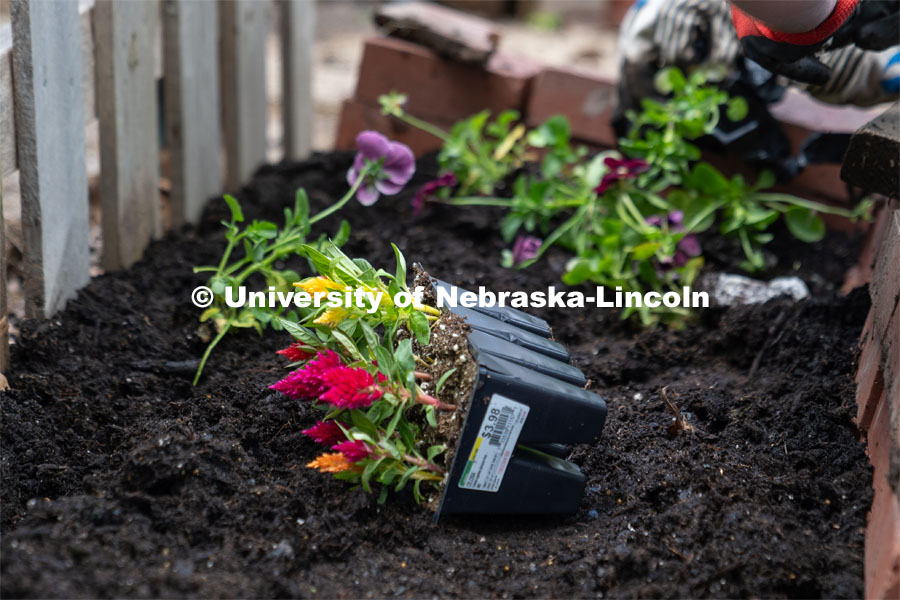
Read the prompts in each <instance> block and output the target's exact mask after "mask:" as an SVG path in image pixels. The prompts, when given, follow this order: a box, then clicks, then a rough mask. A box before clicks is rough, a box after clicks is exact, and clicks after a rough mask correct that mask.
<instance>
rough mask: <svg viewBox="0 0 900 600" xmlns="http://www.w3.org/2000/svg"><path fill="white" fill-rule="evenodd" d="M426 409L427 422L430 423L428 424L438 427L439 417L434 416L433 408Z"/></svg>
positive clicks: (427, 407)
mask: <svg viewBox="0 0 900 600" xmlns="http://www.w3.org/2000/svg"><path fill="white" fill-rule="evenodd" d="M424 408H425V420H426V421H428V424H429V425H430V426H432V427H437V417H436V416H435V414H434V407H433V406H426V407H424Z"/></svg>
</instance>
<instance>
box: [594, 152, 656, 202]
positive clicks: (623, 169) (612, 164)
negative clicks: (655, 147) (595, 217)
mask: <svg viewBox="0 0 900 600" xmlns="http://www.w3.org/2000/svg"><path fill="white" fill-rule="evenodd" d="M603 164H604V165H606V168H608V169H609V171H608V172H607V173H606V175H604V176H603V179H601V180H600V185H598V186H597V187H596V188H594V191H595V192H597V193H598V194H602V193H604V192H606V190H608V189H609V187H610V186H611V185H612V184H614V183H615V182H617V181H620V180H623V179H634V178H635V177H637V176H638V175H640V174H641V173H646V172H647V171H648V170H649V169H650V165H648V164H647V163H646V162H645V161H644V160H641V159H640V158H635V159H633V160H629V159H627V158H623V159H621V160H620V159H618V158H613V157H611V156H608V157H606V158H604V159H603Z"/></svg>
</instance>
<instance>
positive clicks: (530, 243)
mask: <svg viewBox="0 0 900 600" xmlns="http://www.w3.org/2000/svg"><path fill="white" fill-rule="evenodd" d="M541 244H543V242H542V241H541V239H540V238H536V237H532V236H530V235H520V236H519V237H517V238H516V243H515V244H513V249H512V256H513V264H514V265H520V264H522V263H523V262H525V261H526V260H531V259H532V258H535V257H536V256H537V254H538V251H539V250H540V249H541Z"/></svg>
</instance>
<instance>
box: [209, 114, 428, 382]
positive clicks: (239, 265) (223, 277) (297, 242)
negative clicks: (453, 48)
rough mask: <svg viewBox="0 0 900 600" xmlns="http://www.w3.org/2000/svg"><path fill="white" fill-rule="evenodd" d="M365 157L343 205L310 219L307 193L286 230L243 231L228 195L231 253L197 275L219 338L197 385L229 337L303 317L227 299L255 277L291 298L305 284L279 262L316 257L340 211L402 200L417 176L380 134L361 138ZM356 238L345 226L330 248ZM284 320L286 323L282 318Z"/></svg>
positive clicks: (254, 226)
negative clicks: (204, 278) (318, 228)
mask: <svg viewBox="0 0 900 600" xmlns="http://www.w3.org/2000/svg"><path fill="white" fill-rule="evenodd" d="M357 145H358V147H359V152H358V153H357V155H356V157H355V159H354V161H353V166H352V167H351V169H350V171H349V172H348V175H347V178H348V183H349V184H350V189H349V190H348V191H347V193H346V194H344V196H343V197H342V198H340V199H339V200H338V201H337V202H335V203H334V204H332V205H331V206H329V207H328V208H326V209H324V210H322V211H321V212H319V213H318V214H316V215H314V216H310V214H309V212H310V211H309V200H308V198H307V196H306V192H305V191H304V190H303V189H300V190H298V191H297V193H296V195H295V198H294V206H293V208H289V207H286V208H285V209H284V225H283V226H282V227H281V228H280V229H279V228H278V226H277V225H275V223H272V222H270V221H257V220H254V221H253V222H252V223H250V224H249V225H246V226H244V227H243V228H242V227H241V225H240V224H241V223H243V222H244V214H243V211H242V210H241V206H240V204H239V203H238V201H237V200H236V199H235V198H233V197H231V196H228V195H226V196H225V202H226V203H227V204H228V208H229V209H230V211H231V220H230V221H223V222H222V225H224V226H225V240H226V245H225V250H224V252H223V253H222V258H221V259H220V260H219V263H218V264H217V265H215V266H200V267H194V272H195V273H211V275H210V277H209V282H208V287H209V289H210V290H211V291H212V294H213V301H212V304H211V305H210V306H209V308H207V309H206V310H205V311H204V312H203V313H202V314H201V315H200V321H201V322H205V321H211V322H212V323H213V324H214V325H215V328H216V335H215V336H214V337H212V339H211V341H210V342H209V344H208V345H207V347H206V350H205V351H204V353H203V357H202V358H201V359H200V364H199V366H198V367H197V372H196V374H195V375H194V385H196V384H197V382H198V381H199V380H200V375H201V374H202V373H203V368H204V367H205V366H206V362H207V360H209V356H210V354H211V353H212V351H213V349H214V348H215V347H216V345H217V344H218V343H219V342H220V341H221V340H222V338H224V337H225V335H226V334H227V333H228V332H229V331H231V330H232V329H236V328H254V329H256V330H257V331H258V332H260V333H262V330H263V328H265V327H272V328H273V329H280V328H281V327H282V323H284V322H285V321H287V322H296V321H298V320H299V319H300V311H294V310H285V309H284V308H283V307H282V306H275V307H271V306H267V307H253V306H247V307H244V306H239V307H238V306H231V305H229V302H228V301H227V300H228V298H226V294H227V293H228V291H229V290H237V289H238V288H240V287H241V286H243V285H244V284H245V283H246V281H247V280H248V279H249V278H250V277H252V276H254V275H261V276H262V278H263V279H264V280H265V282H266V285H267V286H268V288H269V289H270V291H272V292H275V293H282V294H284V293H286V292H288V291H290V290H291V282H292V281H296V280H297V279H299V278H300V276H299V274H297V273H296V272H295V271H292V270H289V269H283V268H279V267H278V264H279V263H278V261H280V260H282V259H285V258H287V257H289V256H294V255H303V254H304V252H305V253H306V255H307V256H312V255H313V254H312V253H313V252H314V251H315V248H317V247H319V248H322V247H324V246H325V244H326V241H327V237H326V236H325V235H324V234H322V235H320V236H319V238H318V239H317V240H316V241H315V242H314V243H313V244H312V245H310V244H307V242H308V236H309V234H310V231H311V229H312V226H313V225H315V224H316V223H317V222H319V221H321V220H322V219H324V218H326V217H328V216H330V215H332V214H334V213H335V212H337V211H339V210H340V209H341V208H342V207H343V206H344V205H345V204H347V202H349V201H350V199H351V198H353V197H354V196H356V197H357V200H358V201H359V202H360V203H361V204H363V205H365V206H368V205H371V204H373V203H374V202H376V201H377V200H378V197H379V195H380V194H396V193H397V192H399V191H400V190H401V189H402V188H403V186H405V185H406V183H407V182H408V181H409V179H410V178H411V177H412V175H413V173H414V172H415V158H414V156H413V153H412V151H411V150H410V149H409V148H408V147H407V146H406V145H404V144H400V143H398V142H392V141H390V140H388V139H387V138H386V137H384V136H383V135H381V134H380V133H378V132H375V131H363V132H361V133H360V134H359V136H358V137H357ZM349 236H350V226H349V224H348V223H347V222H346V221H342V222H341V225H340V228H339V229H338V231H337V233H336V234H335V236H334V238H333V239H332V240H331V241H330V242H328V244H329V245H330V247H338V246H341V245H343V244H344V242H346V241H347V239H348V238H349ZM237 249H243V256H241V257H239V258H233V254H234V253H235V250H237ZM282 317H283V318H282Z"/></svg>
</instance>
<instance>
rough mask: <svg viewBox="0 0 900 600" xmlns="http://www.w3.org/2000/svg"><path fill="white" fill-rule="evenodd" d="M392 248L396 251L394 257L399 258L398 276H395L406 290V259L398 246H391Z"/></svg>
mask: <svg viewBox="0 0 900 600" xmlns="http://www.w3.org/2000/svg"><path fill="white" fill-rule="evenodd" d="M391 248H393V249H394V256H395V257H396V258H397V274H396V275H395V277H396V278H397V279H396V281H397V284H398V285H400V286H401V287H402V288H403V289H406V259H405V258H403V253H402V252H400V248H398V247H397V244H391Z"/></svg>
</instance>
